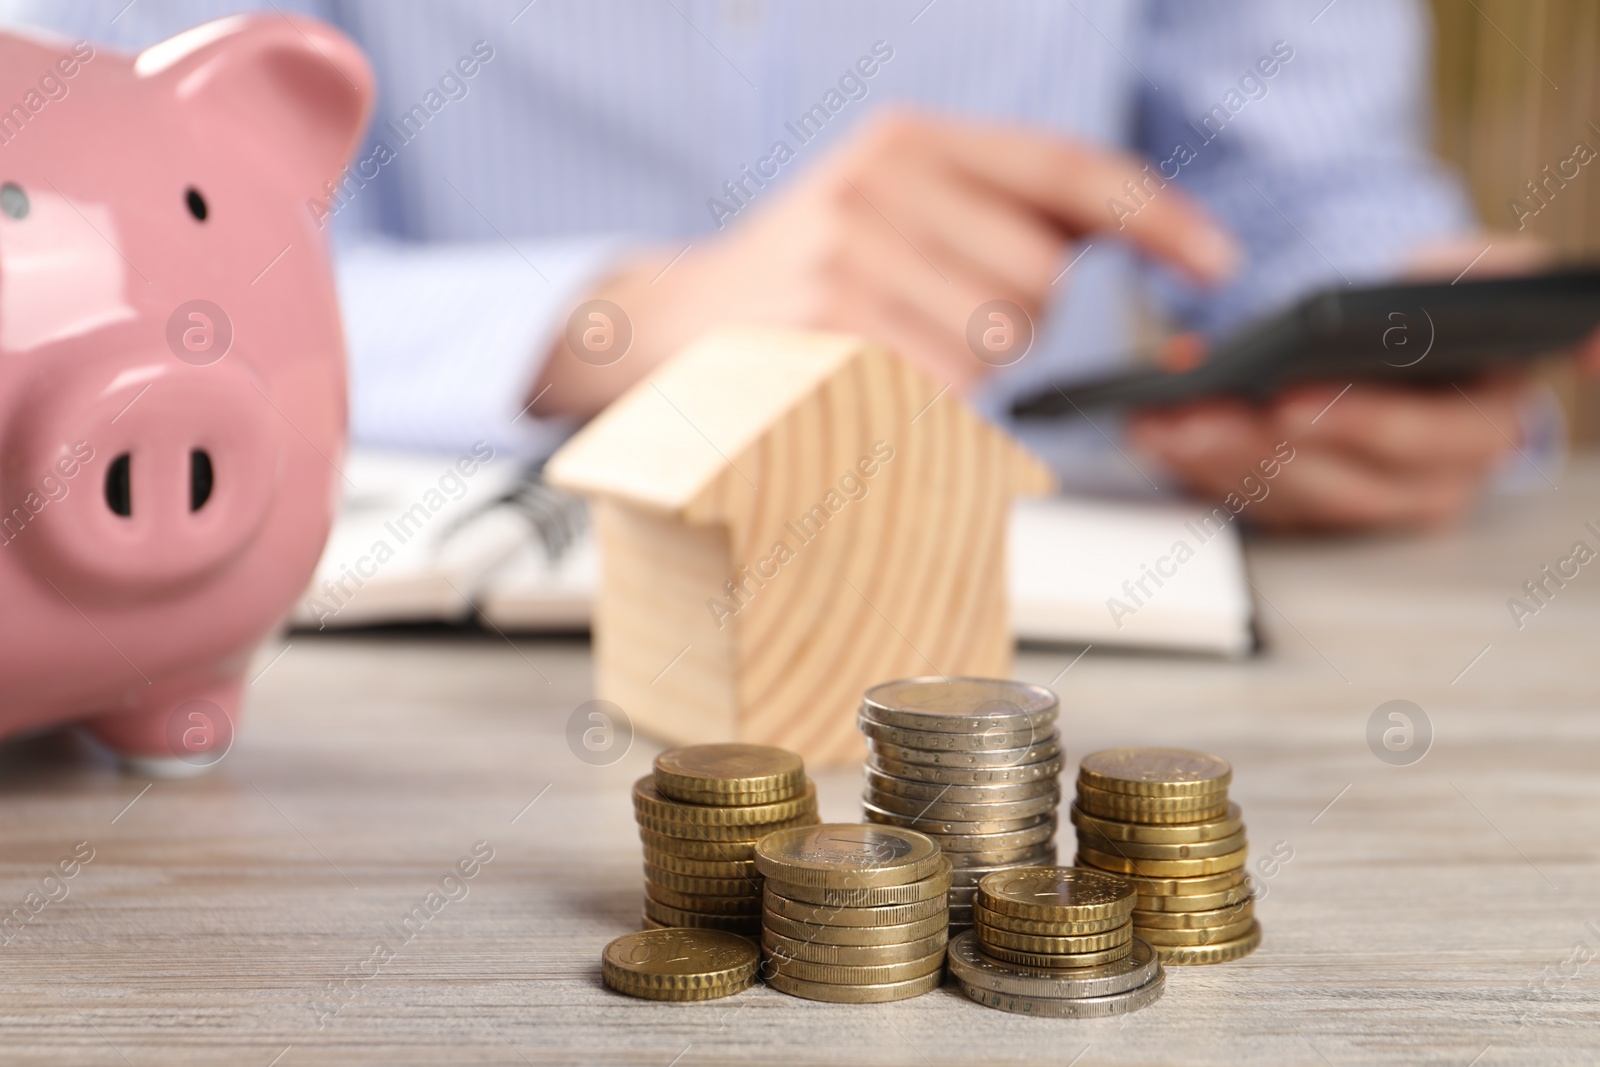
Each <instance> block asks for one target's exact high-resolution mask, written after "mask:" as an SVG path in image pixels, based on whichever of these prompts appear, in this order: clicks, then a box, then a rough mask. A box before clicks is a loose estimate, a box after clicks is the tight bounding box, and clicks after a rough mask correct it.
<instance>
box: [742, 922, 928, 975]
mask: <svg viewBox="0 0 1600 1067" xmlns="http://www.w3.org/2000/svg"><path fill="white" fill-rule="evenodd" d="M949 940H950V931H949V929H948V928H946V929H943V930H935V931H934V932H933V933H931V934H928V935H927V936H926V937H920V938H918V939H917V940H915V941H902V942H900V943H898V944H893V945H825V944H823V943H821V942H820V941H806V940H803V939H801V938H795V937H785V936H783V935H782V934H780V933H778V932H777V931H775V930H773V929H772V928H771V927H770V926H769V927H766V928H764V929H763V930H762V931H761V951H762V952H764V953H766V954H767V955H768V956H771V957H774V958H780V959H786V960H804V961H805V962H807V963H831V964H837V965H839V966H845V967H860V966H887V965H889V964H895V963H911V962H914V961H916V960H921V959H924V958H926V957H927V956H928V955H930V954H931V953H934V952H943V951H944V947H945V944H946V943H947V942H948V941H949Z"/></svg>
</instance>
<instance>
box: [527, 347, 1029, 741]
mask: <svg viewBox="0 0 1600 1067" xmlns="http://www.w3.org/2000/svg"><path fill="white" fill-rule="evenodd" d="M546 473H547V476H548V477H549V479H550V481H551V483H552V484H554V485H556V486H558V487H561V488H565V489H569V490H573V491H576V492H579V493H582V494H584V495H585V496H586V497H588V498H589V500H590V503H591V510H592V514H593V517H594V523H595V528H596V533H597V535H598V538H599V544H600V550H601V560H602V563H601V583H600V595H599V598H598V602H597V603H596V605H595V612H594V622H593V633H594V656H595V669H596V675H597V677H596V691H597V695H598V696H600V697H602V698H604V699H607V700H611V701H614V702H615V703H617V704H618V705H620V706H621V707H622V709H623V710H624V711H626V712H627V714H628V715H629V716H630V717H631V718H632V720H633V721H634V723H635V725H637V726H638V727H639V728H640V729H642V730H644V731H646V732H649V733H651V734H654V735H656V736H658V737H661V738H663V739H665V740H668V741H672V742H675V743H684V742H703V741H731V740H739V741H750V742H760V743H765V744H774V745H781V746H783V747H785V748H790V749H793V750H795V751H797V752H799V753H800V754H801V755H803V756H805V757H806V758H807V759H808V760H811V761H813V762H815V763H820V764H829V763H840V762H844V761H846V760H849V759H852V758H859V756H860V754H861V753H862V752H863V751H864V746H863V744H862V741H861V738H860V735H859V732H858V731H857V729H856V725H855V717H856V708H857V706H858V705H859V703H860V698H861V694H862V692H863V691H864V690H865V689H866V688H867V687H868V686H870V685H872V684H874V683H877V682H881V681H885V680H889V679H893V678H899V677H906V676H911V675H947V676H949V675H958V674H967V675H986V676H998V677H1004V676H1006V675H1007V674H1008V673H1009V671H1010V667H1011V656H1012V639H1011V634H1010V631H1009V626H1008V617H1007V605H1006V560H1005V553H1006V523H1007V519H1008V513H1009V510H1010V507H1009V506H1010V502H1011V499H1012V498H1013V497H1014V496H1017V495H1037V494H1042V493H1046V492H1049V491H1050V489H1051V486H1052V482H1053V480H1052V478H1051V475H1050V474H1049V472H1048V471H1047V470H1046V468H1045V467H1044V466H1043V465H1042V464H1041V463H1040V462H1039V461H1038V460H1036V459H1035V458H1033V457H1032V456H1031V455H1029V454H1028V453H1026V452H1025V451H1024V450H1023V449H1022V448H1021V447H1020V446H1018V445H1017V444H1016V443H1014V442H1013V441H1012V440H1011V439H1010V438H1009V437H1007V436H1006V435H1005V434H1004V433H1003V432H1001V431H1000V430H998V429H996V428H995V427H994V426H992V425H991V424H989V423H987V422H985V421H984V420H982V419H981V418H979V417H978V416H977V415H975V414H974V413H973V412H972V411H971V410H970V409H968V408H967V407H966V406H965V405H964V404H963V402H962V401H961V400H960V399H959V398H958V397H957V396H955V395H954V394H953V393H951V392H949V391H948V390H946V389H944V388H942V387H941V385H940V383H937V382H934V381H932V380H931V379H929V378H928V377H926V376H925V375H924V374H922V373H921V372H920V371H918V370H916V369H914V368H912V367H911V366H910V365H909V364H907V363H905V362H903V361H901V360H900V359H899V358H897V357H896V356H894V355H892V354H891V353H889V352H888V351H887V350H885V349H884V348H882V347H880V346H878V345H876V344H872V343H869V342H867V341H864V340H861V339H860V338H856V337H850V336H843V335H837V334H821V333H805V332H793V331H782V330H767V329H754V328H744V329H737V330H725V331H722V332H719V333H715V334H712V335H710V336H707V337H706V338H704V339H702V340H701V341H699V342H697V343H695V344H694V345H692V346H690V347H689V348H688V349H686V350H685V351H684V352H682V353H680V354H679V355H677V356H676V357H675V358H674V359H672V360H670V361H669V362H667V363H666V364H665V365H663V366H662V367H661V368H660V369H659V370H657V371H656V372H655V373H654V374H653V375H652V376H651V377H650V378H648V379H646V380H645V381H642V382H640V383H639V384H638V385H637V386H636V387H634V388H633V389H632V390H631V391H630V392H628V393H627V394H626V395H624V396H623V397H621V398H620V399H619V400H617V401H616V402H615V403H614V404H612V405H611V406H610V407H609V408H607V409H606V410H605V411H604V412H602V413H601V414H600V415H599V416H598V417H596V418H595V419H594V420H593V421H592V422H591V423H589V425H587V426H586V427H585V428H584V429H583V430H581V431H580V432H579V433H578V434H577V435H576V436H575V437H573V439H572V440H571V441H569V442H568V443H567V444H566V445H565V446H564V447H563V448H562V449H561V450H560V452H558V453H557V454H556V455H555V456H554V457H553V458H552V460H551V461H550V463H549V465H548V466H547V468H546Z"/></svg>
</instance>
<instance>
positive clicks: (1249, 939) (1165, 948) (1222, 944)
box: [1152, 922, 1261, 967]
mask: <svg viewBox="0 0 1600 1067" xmlns="http://www.w3.org/2000/svg"><path fill="white" fill-rule="evenodd" d="M1260 944H1261V924H1260V923H1257V922H1252V923H1251V925H1250V929H1249V931H1248V932H1247V933H1245V934H1244V936H1243V937H1238V938H1235V939H1234V940H1232V941H1218V942H1215V943H1213V944H1210V945H1154V946H1152V947H1153V948H1154V949H1155V950H1156V956H1157V957H1158V958H1159V959H1160V960H1161V962H1162V963H1166V964H1170V965H1171V966H1174V967H1188V966H1193V965H1196V964H1205V963H1227V962H1228V961H1229V960H1236V959H1238V958H1240V957H1241V956H1248V955H1250V953H1252V952H1254V951H1255V950H1256V948H1257V947H1258V946H1260Z"/></svg>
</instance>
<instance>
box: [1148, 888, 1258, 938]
mask: <svg viewBox="0 0 1600 1067" xmlns="http://www.w3.org/2000/svg"><path fill="white" fill-rule="evenodd" d="M1161 899H1163V900H1173V899H1177V898H1174V897H1162V898H1161ZM1255 913H1256V902H1255V901H1254V900H1252V899H1251V898H1250V897H1248V896H1247V897H1245V898H1244V899H1243V900H1241V901H1240V902H1239V903H1237V904H1234V905H1233V906H1231V907H1226V908H1212V909H1210V910H1208V911H1140V910H1139V909H1137V908H1135V909H1134V911H1133V925H1134V926H1135V927H1136V928H1137V929H1140V930H1207V929H1213V930H1214V929H1216V928H1217V927H1219V926H1231V925H1233V924H1234V923H1237V922H1239V921H1241V920H1243V919H1248V918H1251V917H1252V916H1253V915H1255Z"/></svg>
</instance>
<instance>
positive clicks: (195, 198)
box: [183, 186, 208, 222]
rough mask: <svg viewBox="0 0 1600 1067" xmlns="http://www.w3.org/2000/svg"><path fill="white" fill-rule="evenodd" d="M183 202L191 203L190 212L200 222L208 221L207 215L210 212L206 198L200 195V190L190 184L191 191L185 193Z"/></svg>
mask: <svg viewBox="0 0 1600 1067" xmlns="http://www.w3.org/2000/svg"><path fill="white" fill-rule="evenodd" d="M183 202H184V203H186V204H188V205H189V214H191V215H193V216H194V217H195V219H197V220H198V221H200V222H204V221H206V215H207V214H208V209H207V207H206V198H205V197H203V196H201V195H200V190H198V189H196V188H195V187H194V186H190V187H189V191H188V192H186V193H184V194H183Z"/></svg>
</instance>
